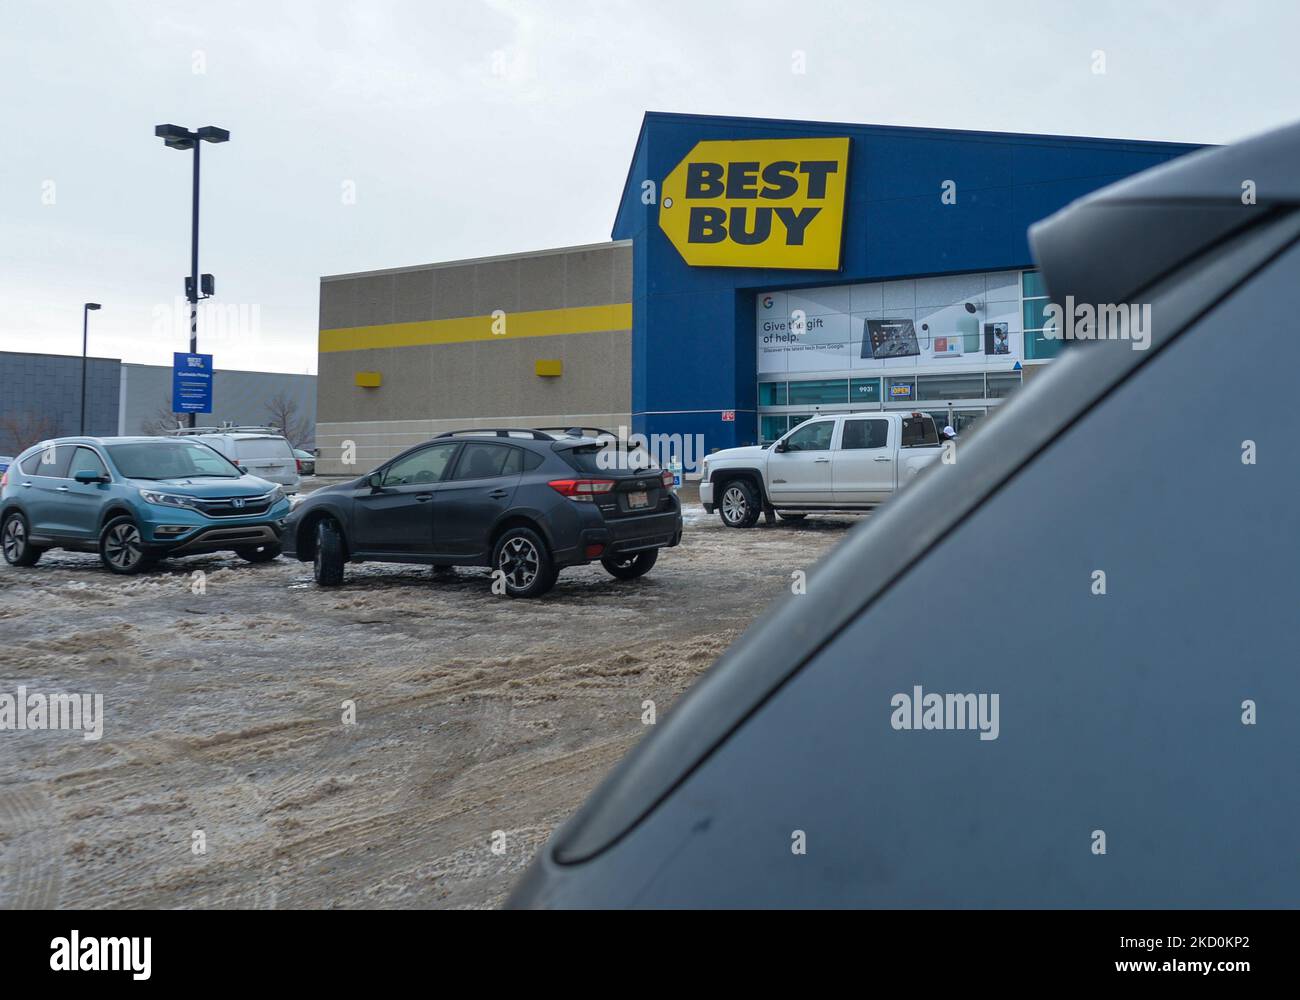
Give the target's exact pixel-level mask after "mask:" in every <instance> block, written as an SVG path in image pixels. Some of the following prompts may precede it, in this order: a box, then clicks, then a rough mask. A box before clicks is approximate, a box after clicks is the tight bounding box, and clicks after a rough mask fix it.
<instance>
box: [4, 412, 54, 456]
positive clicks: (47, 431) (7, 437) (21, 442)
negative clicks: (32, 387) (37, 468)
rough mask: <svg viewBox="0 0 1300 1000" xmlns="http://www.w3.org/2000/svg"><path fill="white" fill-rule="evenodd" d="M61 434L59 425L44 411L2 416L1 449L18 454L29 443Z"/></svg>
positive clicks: (6, 452)
mask: <svg viewBox="0 0 1300 1000" xmlns="http://www.w3.org/2000/svg"><path fill="white" fill-rule="evenodd" d="M58 436H59V425H58V423H56V422H55V420H54V418H53V417H50V416H48V415H47V414H44V413H14V414H10V415H9V416H6V417H3V418H0V451H3V452H4V453H5V454H6V455H17V454H18V453H19V452H20V451H22V450H23V449H24V448H26V447H28V446H29V445H33V444H36V442H38V441H44V440H46V439H48V438H53V437H58Z"/></svg>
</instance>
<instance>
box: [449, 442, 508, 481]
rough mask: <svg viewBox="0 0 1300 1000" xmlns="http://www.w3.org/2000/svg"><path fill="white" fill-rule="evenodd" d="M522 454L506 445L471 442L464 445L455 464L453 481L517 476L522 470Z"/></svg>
mask: <svg viewBox="0 0 1300 1000" xmlns="http://www.w3.org/2000/svg"><path fill="white" fill-rule="evenodd" d="M522 454H523V453H522V452H521V451H520V450H519V449H518V448H511V447H509V446H508V445H500V444H484V443H482V442H479V441H473V442H470V443H469V444H467V445H465V450H464V451H463V452H461V456H460V460H459V461H457V463H456V473H455V475H454V476H453V478H454V479H496V478H498V477H500V476H517V475H519V473H520V472H521V471H522V469H523V462H522V458H521V456H522Z"/></svg>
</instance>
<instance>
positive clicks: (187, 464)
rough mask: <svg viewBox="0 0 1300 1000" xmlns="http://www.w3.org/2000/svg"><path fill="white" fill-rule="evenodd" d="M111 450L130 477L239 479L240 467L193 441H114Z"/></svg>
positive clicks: (112, 455) (115, 462) (114, 461)
mask: <svg viewBox="0 0 1300 1000" xmlns="http://www.w3.org/2000/svg"><path fill="white" fill-rule="evenodd" d="M108 454H109V456H110V457H111V458H112V459H113V464H114V465H116V466H117V470H118V471H119V472H120V473H122V475H123V476H125V477H126V478H127V479H238V478H239V476H240V472H239V469H237V468H236V467H235V466H233V465H231V464H230V462H228V461H226V459H225V458H224V457H222V456H221V455H219V454H217V453H216V452H215V451H213V450H212V449H211V448H209V447H208V446H207V445H202V444H196V443H194V442H192V441H141V442H138V443H136V444H111V445H109V446H108Z"/></svg>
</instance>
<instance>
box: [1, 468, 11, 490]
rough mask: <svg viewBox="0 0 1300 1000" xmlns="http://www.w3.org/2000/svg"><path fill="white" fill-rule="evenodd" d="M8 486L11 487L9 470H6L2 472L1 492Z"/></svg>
mask: <svg viewBox="0 0 1300 1000" xmlns="http://www.w3.org/2000/svg"><path fill="white" fill-rule="evenodd" d="M8 485H9V470H8V469H5V471H4V472H0V490H2V489H4V488H5V487H6V486H8Z"/></svg>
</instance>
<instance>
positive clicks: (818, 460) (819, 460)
mask: <svg viewBox="0 0 1300 1000" xmlns="http://www.w3.org/2000/svg"><path fill="white" fill-rule="evenodd" d="M813 461H814V462H829V461H830V459H829V458H814V459H813Z"/></svg>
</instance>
